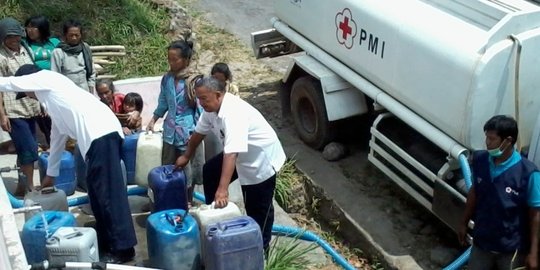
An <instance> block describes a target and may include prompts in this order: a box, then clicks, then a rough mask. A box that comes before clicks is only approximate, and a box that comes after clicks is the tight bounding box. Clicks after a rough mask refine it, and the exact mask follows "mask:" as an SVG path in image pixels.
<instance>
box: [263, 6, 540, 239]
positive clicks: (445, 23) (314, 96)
mask: <svg viewBox="0 0 540 270" xmlns="http://www.w3.org/2000/svg"><path fill="white" fill-rule="evenodd" d="M274 11H275V14H276V17H275V18H273V19H272V25H273V28H272V29H268V30H262V31H259V32H256V33H252V46H253V49H254V52H255V55H256V57H257V58H264V57H279V56H283V55H289V54H293V55H292V59H293V61H292V63H291V65H290V66H289V68H288V70H287V72H286V74H285V76H284V78H283V82H284V87H283V89H282V90H281V98H282V104H285V108H286V109H287V110H286V111H287V112H288V113H290V115H291V116H292V119H293V121H294V125H295V128H296V130H297V133H298V136H299V137H300V138H301V139H302V140H303V141H304V142H305V143H306V144H308V145H310V146H312V147H313V148H316V149H321V148H322V147H324V146H325V145H326V144H327V143H328V142H330V141H331V140H332V139H333V138H334V136H335V135H336V132H339V130H338V129H336V128H335V124H336V122H337V121H339V120H341V119H347V118H351V117H354V116H358V115H365V114H373V115H376V119H375V120H374V121H373V124H372V125H371V127H370V132H371V140H370V142H369V146H370V151H369V156H368V159H369V161H370V162H372V163H373V164H374V165H375V166H376V167H378V168H379V169H380V170H381V171H382V172H384V173H385V174H386V175H387V176H388V177H389V178H390V179H392V180H393V181H394V182H395V183H396V184H397V185H399V186H400V187H401V188H402V189H403V190H405V191H406V192H407V193H408V194H410V195H411V196H412V197H413V198H414V199H415V200H416V201H418V203H420V204H421V205H423V206H424V207H426V208H427V209H428V210H429V211H431V212H432V213H433V214H435V215H436V216H437V217H438V218H440V219H441V220H442V221H443V222H444V223H445V224H447V225H448V226H449V227H450V228H452V229H453V230H457V227H458V222H459V220H460V218H461V215H462V212H463V210H464V205H465V196H466V188H465V184H464V180H463V174H462V173H461V169H460V161H461V162H463V160H464V159H465V162H466V158H467V157H468V155H469V153H470V152H471V151H473V150H477V149H485V144H484V133H483V130H482V127H483V125H484V123H485V122H486V121H487V120H488V119H489V118H490V117H492V116H494V115H497V114H506V115H512V116H513V117H514V118H516V120H517V121H518V125H519V128H520V136H519V138H518V143H517V147H518V148H519V150H522V152H523V153H524V154H527V153H528V157H529V158H530V159H531V160H533V162H535V163H536V164H537V165H540V158H539V157H538V156H540V151H537V148H538V147H539V144H538V141H539V137H540V135H539V125H538V122H539V120H538V116H539V112H540V3H538V2H535V1H525V0H399V1H395V0H333V1H328V0H276V1H274Z"/></svg>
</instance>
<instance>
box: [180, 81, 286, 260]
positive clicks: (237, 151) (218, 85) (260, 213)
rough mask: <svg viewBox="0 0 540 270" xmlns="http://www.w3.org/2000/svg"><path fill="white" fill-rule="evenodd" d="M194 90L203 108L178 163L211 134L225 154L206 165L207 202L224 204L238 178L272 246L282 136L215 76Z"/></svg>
mask: <svg viewBox="0 0 540 270" xmlns="http://www.w3.org/2000/svg"><path fill="white" fill-rule="evenodd" d="M195 93H196V95H197V98H198V99H199V102H200V104H201V106H202V107H203V109H204V112H203V114H202V115H201V118H200V119H199V121H198V122H197V126H196V127H195V132H194V133H193V134H192V135H191V138H190V139H189V142H188V149H187V150H186V152H185V153H184V154H183V155H182V156H180V157H179V158H178V159H177V160H176V164H175V165H176V167H177V168H183V167H184V166H185V165H186V164H187V163H188V161H189V159H190V158H191V157H192V156H193V154H194V153H195V149H196V147H197V146H198V145H199V144H200V143H201V141H202V140H203V139H204V137H205V135H207V134H209V133H210V132H213V133H214V134H215V135H216V136H217V137H218V138H219V139H220V141H221V143H222V144H223V152H221V153H220V154H218V155H217V156H215V157H213V158H211V159H209V160H208V161H207V162H206V163H205V165H204V167H203V186H204V194H205V196H206V203H207V204H211V203H212V202H214V203H215V206H216V207H218V208H220V207H225V206H226V205H227V203H228V200H229V193H228V188H229V184H230V183H231V182H232V181H234V180H236V179H238V181H240V184H241V185H242V193H243V195H244V203H245V206H246V213H247V215H248V216H250V217H252V218H253V219H254V220H255V221H256V222H257V223H258V224H259V226H260V227H261V231H262V234H263V246H264V249H265V250H268V246H269V243H270V239H271V236H272V235H271V233H272V225H273V223H274V207H273V206H272V197H273V195H274V189H275V186H276V174H277V172H278V171H279V170H280V169H281V167H282V166H283V164H284V163H285V160H286V156H285V152H284V151H283V148H282V146H281V143H280V141H279V138H278V137H277V135H276V132H275V131H274V129H273V128H272V127H271V126H270V124H269V123H268V122H267V121H266V119H264V117H263V116H262V115H261V113H260V112H259V111H258V110H257V109H255V108H254V107H253V106H251V105H250V104H249V103H247V102H246V101H244V100H242V99H240V98H239V97H237V96H235V95H233V94H231V93H227V92H226V89H225V84H224V83H222V82H220V81H218V80H217V79H215V78H213V77H205V78H203V79H200V80H199V81H197V82H196V83H195Z"/></svg>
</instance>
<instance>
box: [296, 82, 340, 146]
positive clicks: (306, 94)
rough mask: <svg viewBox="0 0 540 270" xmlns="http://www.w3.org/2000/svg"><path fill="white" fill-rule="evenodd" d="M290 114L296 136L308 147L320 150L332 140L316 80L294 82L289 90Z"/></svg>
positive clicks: (329, 124) (331, 132) (332, 133)
mask: <svg viewBox="0 0 540 270" xmlns="http://www.w3.org/2000/svg"><path fill="white" fill-rule="evenodd" d="M291 114H292V117H293V121H294V126H295V128H296V132H297V133H298V136H299V137H300V139H302V141H304V143H305V144H307V145H309V146H310V147H312V148H315V149H317V150H320V149H322V148H323V147H324V146H325V145H326V144H327V143H329V142H330V141H331V140H332V139H333V138H334V130H333V128H332V126H333V125H332V123H331V122H329V121H328V116H327V115H326V106H325V104H324V97H323V93H322V89H321V85H320V83H319V81H317V80H316V79H314V78H311V77H307V76H305V77H300V78H298V79H297V80H296V81H295V82H294V84H293V85H292V88H291Z"/></svg>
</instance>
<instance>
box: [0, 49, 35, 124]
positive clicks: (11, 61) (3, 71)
mask: <svg viewBox="0 0 540 270" xmlns="http://www.w3.org/2000/svg"><path fill="white" fill-rule="evenodd" d="M24 64H33V62H32V58H31V56H30V54H28V52H27V51H26V49H25V48H24V47H23V46H22V45H21V47H20V50H19V52H18V53H17V52H13V51H12V50H10V49H8V48H6V46H5V45H3V44H2V46H0V76H1V77H8V76H13V75H14V74H15V72H17V70H18V69H19V67H21V66H22V65H24ZM2 94H3V99H4V109H5V111H6V115H7V117H8V118H31V117H34V116H37V115H38V114H39V113H40V107H39V102H38V101H37V100H34V99H31V98H21V99H19V100H15V96H16V95H17V93H15V92H4V93H2Z"/></svg>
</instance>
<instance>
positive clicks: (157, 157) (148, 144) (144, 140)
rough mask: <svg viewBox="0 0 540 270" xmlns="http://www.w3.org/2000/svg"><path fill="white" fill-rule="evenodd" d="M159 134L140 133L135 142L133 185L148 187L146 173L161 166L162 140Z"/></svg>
mask: <svg viewBox="0 0 540 270" xmlns="http://www.w3.org/2000/svg"><path fill="white" fill-rule="evenodd" d="M161 136H162V135H161V133H152V132H148V133H141V135H140V136H139V140H138V141H137V157H136V160H135V184H137V185H139V186H143V187H148V172H150V171H151V170H152V169H153V168H155V167H158V166H161V152H162V150H163V139H162V137H161Z"/></svg>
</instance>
